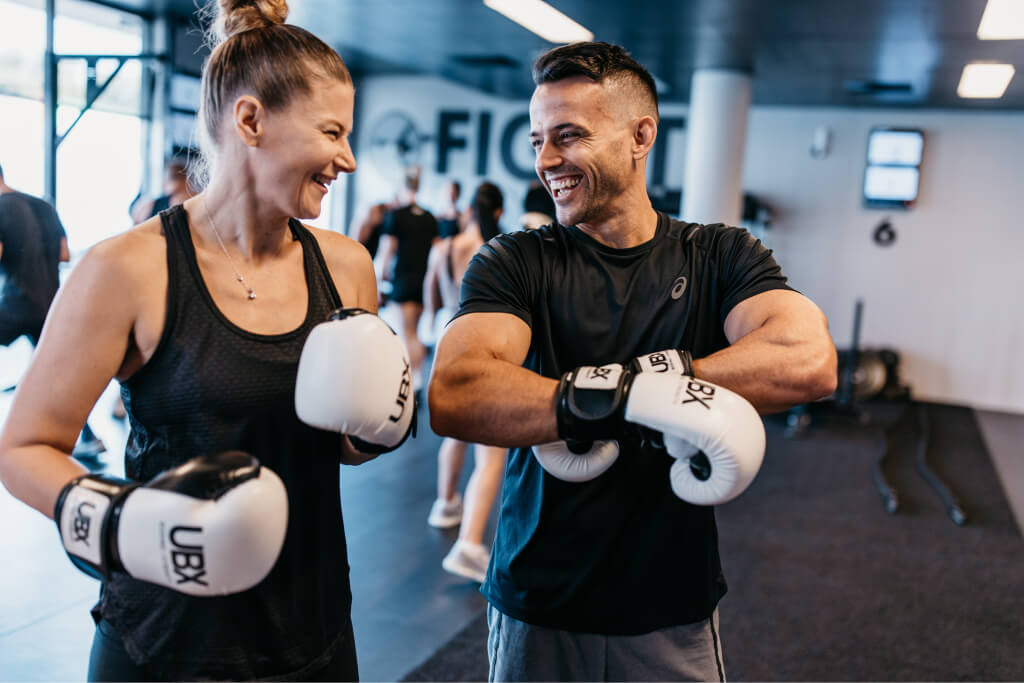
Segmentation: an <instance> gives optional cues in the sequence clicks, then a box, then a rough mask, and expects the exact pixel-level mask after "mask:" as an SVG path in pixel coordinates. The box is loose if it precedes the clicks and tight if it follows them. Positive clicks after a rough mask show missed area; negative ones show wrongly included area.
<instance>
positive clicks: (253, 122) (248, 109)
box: [234, 95, 267, 147]
mask: <svg viewBox="0 0 1024 683" xmlns="http://www.w3.org/2000/svg"><path fill="white" fill-rule="evenodd" d="M266 115H267V112H266V110H265V109H264V108H263V104H262V103H261V102H260V101H259V100H258V99H256V98H255V97H253V96H252V95H242V96H240V97H239V98H238V99H237V100H235V111H234V121H235V131H236V132H237V133H238V136H239V137H240V138H241V139H242V142H244V143H245V144H246V145H248V146H249V147H259V145H260V140H261V139H262V138H263V121H264V119H265V118H266Z"/></svg>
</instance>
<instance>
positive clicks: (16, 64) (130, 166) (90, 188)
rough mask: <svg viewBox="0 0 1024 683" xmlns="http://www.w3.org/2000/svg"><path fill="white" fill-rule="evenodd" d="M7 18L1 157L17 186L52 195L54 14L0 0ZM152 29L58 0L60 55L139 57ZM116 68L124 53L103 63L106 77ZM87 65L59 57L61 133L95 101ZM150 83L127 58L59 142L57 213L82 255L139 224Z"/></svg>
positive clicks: (0, 80) (1, 52)
mask: <svg viewBox="0 0 1024 683" xmlns="http://www.w3.org/2000/svg"><path fill="white" fill-rule="evenodd" d="M0 16H2V17H3V21H2V22H0V121H3V122H4V125H3V126H0V164H2V165H3V168H4V175H5V177H6V179H7V180H8V181H9V183H10V184H11V185H12V186H14V187H16V188H17V189H19V190H22V191H24V192H28V193H30V194H35V195H42V193H43V191H44V187H43V186H44V180H43V172H44V171H43V160H44V158H45V140H44V133H43V125H44V123H43V120H44V108H43V81H44V79H43V57H44V50H45V45H46V13H45V11H44V8H43V3H42V1H41V0H0ZM142 34H143V21H142V20H141V19H140V18H139V17H137V16H135V15H132V14H129V13H126V12H121V11H118V10H114V9H111V8H108V7H104V6H101V5H98V4H95V3H91V2H83V1H82V0H58V2H57V18H56V21H55V24H54V50H55V52H57V54H137V53H139V52H141V51H142ZM116 67H117V60H99V61H97V63H96V65H95V69H96V80H97V83H102V82H104V81H105V80H106V79H107V77H108V76H110V74H112V73H113V71H114V69H116ZM86 70H87V63H86V61H85V60H61V61H60V62H59V64H58V76H57V79H58V110H57V133H58V135H60V134H63V133H64V132H65V131H67V128H68V126H69V125H70V124H71V122H72V121H74V120H75V118H76V117H78V114H79V112H80V111H81V108H82V107H83V106H84V105H85V101H86V82H87V79H86ZM141 84H142V64H141V63H140V62H139V61H138V60H129V61H127V62H126V63H125V65H124V66H123V67H122V68H121V70H120V71H119V72H118V73H117V75H116V76H115V77H114V79H113V80H112V81H111V82H110V85H109V86H108V87H107V89H106V90H105V91H104V92H103V94H102V95H100V96H99V98H98V99H97V100H96V102H95V103H94V104H93V106H92V108H91V109H90V110H89V111H87V112H86V113H85V114H84V115H83V116H82V118H81V119H80V120H79V121H78V123H77V124H76V125H75V127H74V128H73V129H72V130H71V131H70V133H69V134H68V136H67V137H66V138H65V139H64V141H63V142H62V143H61V145H60V146H59V147H58V148H57V212H58V213H59V214H60V216H61V220H62V221H63V223H64V227H65V228H66V229H67V232H68V244H69V246H70V247H71V250H72V251H73V252H80V251H83V250H85V249H87V248H88V247H90V246H92V245H93V244H95V243H96V242H98V241H100V240H102V239H104V238H106V237H109V236H111V235H114V234H116V233H118V232H121V231H122V230H125V229H127V228H128V227H130V226H131V220H130V218H129V217H128V205H129V203H130V202H131V200H132V199H133V198H134V197H135V195H136V193H137V192H138V190H139V182H140V178H141V177H142V164H143V158H142V156H143V147H142V142H143V139H144V138H143V136H144V135H146V134H147V133H148V127H147V126H146V125H145V122H144V121H143V120H142V119H141V118H140V117H139V108H140V102H141Z"/></svg>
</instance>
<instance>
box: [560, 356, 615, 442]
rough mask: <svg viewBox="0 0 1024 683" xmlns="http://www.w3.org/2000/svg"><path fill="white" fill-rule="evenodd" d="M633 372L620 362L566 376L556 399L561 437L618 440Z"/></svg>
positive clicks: (561, 381) (585, 368) (582, 368)
mask: <svg viewBox="0 0 1024 683" xmlns="http://www.w3.org/2000/svg"><path fill="white" fill-rule="evenodd" d="M632 380H633V373H632V372H631V371H629V370H626V369H625V368H623V367H622V366H621V365H619V364H618V363H612V364H609V365H602V366H600V367H594V366H582V367H579V368H576V369H575V370H570V371H569V372H567V373H565V374H564V375H562V378H561V380H560V381H559V383H558V393H557V396H556V407H555V411H556V417H557V420H558V438H560V439H563V440H577V441H594V440H600V439H614V438H616V437H618V436H619V435H620V432H621V431H622V428H623V414H624V412H625V404H626V395H627V394H628V393H629V386H630V384H631V383H632Z"/></svg>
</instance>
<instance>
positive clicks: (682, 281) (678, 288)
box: [672, 275, 686, 299]
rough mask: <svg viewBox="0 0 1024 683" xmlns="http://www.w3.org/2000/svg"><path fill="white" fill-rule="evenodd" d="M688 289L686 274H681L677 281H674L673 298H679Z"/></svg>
mask: <svg viewBox="0 0 1024 683" xmlns="http://www.w3.org/2000/svg"><path fill="white" fill-rule="evenodd" d="M685 291H686V276H685V275H681V276H680V277H677V278H676V280H675V282H673V283H672V298H673V299H678V298H679V297H681V296H682V295H683V292H685Z"/></svg>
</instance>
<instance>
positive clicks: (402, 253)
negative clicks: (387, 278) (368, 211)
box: [381, 204, 438, 285]
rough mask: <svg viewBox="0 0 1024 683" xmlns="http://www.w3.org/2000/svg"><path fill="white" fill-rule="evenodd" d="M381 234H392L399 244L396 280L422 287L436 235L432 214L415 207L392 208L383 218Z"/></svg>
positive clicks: (396, 259)
mask: <svg viewBox="0 0 1024 683" xmlns="http://www.w3.org/2000/svg"><path fill="white" fill-rule="evenodd" d="M381 234H382V235H392V236H393V237H394V238H395V239H396V240H397V241H398V250H397V252H396V254H395V273H394V279H395V281H396V282H402V283H406V282H408V283H416V284H417V285H422V283H423V277H424V276H425V275H426V274H427V257H428V256H429V255H430V247H431V245H432V244H433V243H434V239H435V238H436V237H437V236H438V230H437V220H435V219H434V216H433V214H431V213H430V212H429V211H427V210H425V209H423V208H420V207H419V206H416V205H415V204H413V205H412V206H405V207H402V208H401V209H395V210H394V211H391V212H389V213H388V214H386V215H385V217H384V222H383V223H382V224H381Z"/></svg>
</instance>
